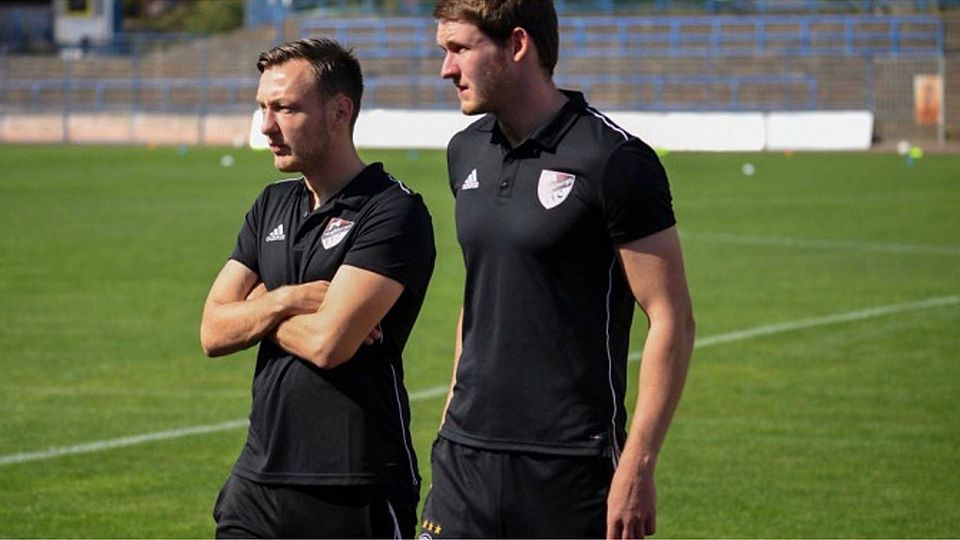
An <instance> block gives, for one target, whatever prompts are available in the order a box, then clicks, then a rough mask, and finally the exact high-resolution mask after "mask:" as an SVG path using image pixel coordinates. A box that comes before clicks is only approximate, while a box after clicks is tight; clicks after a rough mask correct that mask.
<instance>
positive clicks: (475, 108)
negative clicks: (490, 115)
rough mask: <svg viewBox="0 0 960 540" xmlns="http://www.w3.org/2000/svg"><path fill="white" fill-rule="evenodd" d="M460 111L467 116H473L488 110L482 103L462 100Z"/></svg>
mask: <svg viewBox="0 0 960 540" xmlns="http://www.w3.org/2000/svg"><path fill="white" fill-rule="evenodd" d="M460 112H462V113H463V114H465V115H467V116H473V115H476V114H483V113H485V112H487V111H486V110H485V109H484V108H483V107H482V106H481V105H480V104H478V103H465V102H463V101H461V102H460Z"/></svg>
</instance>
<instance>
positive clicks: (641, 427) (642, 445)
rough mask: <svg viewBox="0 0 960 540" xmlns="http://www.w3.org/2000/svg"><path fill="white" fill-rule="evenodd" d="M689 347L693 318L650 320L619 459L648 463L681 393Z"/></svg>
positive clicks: (658, 444)
mask: <svg viewBox="0 0 960 540" xmlns="http://www.w3.org/2000/svg"><path fill="white" fill-rule="evenodd" d="M692 350H693V322H692V319H688V320H687V321H685V322H682V323H681V322H670V323H667V324H659V325H658V324H653V325H651V327H650V331H649V333H648V335H647V341H646V344H645V346H644V350H643V359H642V363H641V366H640V382H639V385H638V391H637V404H636V407H635V409H634V413H633V420H632V421H631V424H630V435H629V437H628V439H627V444H626V446H625V448H624V452H623V456H622V462H624V464H625V465H626V464H627V463H630V464H632V465H634V466H637V467H650V468H651V469H652V467H653V466H654V464H655V463H656V458H657V456H658V454H659V452H660V447H661V446H662V445H663V441H664V439H665V438H666V434H667V430H668V429H669V427H670V422H671V420H672V418H673V413H674V411H675V410H676V408H677V404H678V403H679V401H680V396H681V394H682V393H683V387H684V383H685V382H686V378H687V370H688V367H689V364H690V355H691V352H692Z"/></svg>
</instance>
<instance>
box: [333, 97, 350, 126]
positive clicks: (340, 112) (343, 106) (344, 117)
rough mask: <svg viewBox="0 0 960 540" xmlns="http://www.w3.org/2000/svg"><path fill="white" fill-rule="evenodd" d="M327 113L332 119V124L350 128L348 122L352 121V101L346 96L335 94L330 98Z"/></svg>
mask: <svg viewBox="0 0 960 540" xmlns="http://www.w3.org/2000/svg"><path fill="white" fill-rule="evenodd" d="M328 107H329V108H328V109H327V113H328V114H330V115H331V117H332V118H333V122H334V124H336V125H337V126H343V127H345V128H347V129H349V128H350V120H352V119H353V100H351V99H350V98H349V97H347V95H346V94H337V95H335V96H333V97H332V98H330V102H329V103H328Z"/></svg>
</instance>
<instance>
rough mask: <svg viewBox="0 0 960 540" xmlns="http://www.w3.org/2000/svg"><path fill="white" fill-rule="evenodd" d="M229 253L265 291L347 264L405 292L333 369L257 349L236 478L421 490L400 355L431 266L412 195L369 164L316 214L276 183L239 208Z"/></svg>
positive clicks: (425, 222) (287, 185)
mask: <svg viewBox="0 0 960 540" xmlns="http://www.w3.org/2000/svg"><path fill="white" fill-rule="evenodd" d="M231 258H232V259H234V260H236V261H238V262H240V263H242V264H243V265H245V266H246V267H248V268H249V269H251V270H252V271H254V272H255V273H256V274H257V275H258V276H260V279H261V280H262V281H263V282H264V283H265V284H266V286H267V288H268V289H270V290H272V289H276V288H277V287H280V286H282V285H291V284H299V283H305V282H309V281H315V280H330V279H332V278H333V275H334V274H335V273H336V271H337V269H338V268H340V266H342V265H345V264H346V265H350V266H355V267H358V268H363V269H366V270H370V271H373V272H376V273H378V274H382V275H384V276H387V277H389V278H392V279H395V280H396V281H398V282H400V283H401V284H403V286H404V290H403V293H402V294H401V296H400V298H399V300H398V301H397V303H396V304H395V305H394V306H393V307H392V308H391V309H390V311H389V312H388V313H387V315H386V317H384V319H383V321H382V322H381V324H380V327H381V329H382V331H383V340H382V343H377V344H374V345H362V346H361V347H360V349H359V350H358V351H357V353H356V354H355V355H354V356H353V357H352V358H351V359H350V360H349V361H347V362H346V363H344V364H342V365H340V366H338V367H336V368H333V369H328V370H324V369H320V368H318V367H316V366H314V365H313V364H310V363H308V362H306V361H304V360H302V359H299V358H296V357H294V356H291V355H290V354H288V353H287V352H285V351H284V350H283V349H281V348H280V347H279V346H277V345H276V344H275V343H274V342H272V341H270V340H267V339H265V340H263V341H262V342H261V343H260V350H259V353H258V355H257V366H256V372H255V375H254V379H253V404H252V409H251V412H250V428H249V432H248V435H247V442H246V445H245V446H244V448H243V451H242V453H241V454H240V458H239V459H238V461H237V463H236V466H235V467H234V473H235V474H237V475H238V476H242V477H244V478H247V479H250V480H253V481H256V482H262V483H279V484H309V485H358V484H372V483H394V484H396V483H400V484H406V485H409V486H413V487H415V488H416V487H419V474H418V469H417V460H416V456H415V455H414V450H413V445H412V442H411V439H410V407H409V403H408V399H407V393H406V390H405V388H404V385H403V365H402V361H401V351H402V350H403V347H404V345H405V343H406V341H407V337H408V336H409V335H410V330H411V329H412V327H413V323H414V320H415V319H416V317H417V314H418V313H419V311H420V306H421V304H422V303H423V298H424V294H425V292H426V289H427V283H428V282H429V280H430V275H431V273H432V272H433V265H434V259H435V251H434V242H433V226H432V224H431V219H430V215H429V214H428V212H427V209H426V206H425V205H424V204H423V200H422V199H421V197H420V195H418V194H415V193H413V192H411V191H410V190H409V189H408V188H406V187H405V186H404V185H403V184H401V183H400V182H399V181H398V180H396V179H394V178H393V177H392V176H390V175H389V174H387V173H386V172H384V170H383V166H382V165H381V164H379V163H375V164H372V165H369V166H368V167H366V168H365V169H364V170H363V172H361V173H360V174H359V175H358V176H357V177H356V178H354V179H353V180H351V182H350V183H349V184H348V185H347V186H346V187H344V189H343V190H342V191H341V192H340V193H339V194H338V195H336V196H334V197H333V198H331V199H330V200H329V201H327V202H326V203H325V204H323V205H322V206H321V207H320V208H317V209H316V210H311V208H310V197H309V193H308V191H307V188H306V185H305V183H304V180H303V179H297V180H289V181H283V182H278V183H275V184H272V185H269V186H267V187H266V189H264V190H263V192H262V193H261V194H260V196H259V197H258V198H257V200H256V202H255V203H254V204H253V208H252V209H251V210H250V211H249V212H248V213H247V216H246V221H245V223H244V225H243V228H242V230H241V231H240V235H239V238H238V240H237V246H236V248H235V249H234V251H233V254H232V255H231Z"/></svg>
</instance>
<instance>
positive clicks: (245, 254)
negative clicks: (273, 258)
mask: <svg viewBox="0 0 960 540" xmlns="http://www.w3.org/2000/svg"><path fill="white" fill-rule="evenodd" d="M265 193H266V192H264V193H261V194H260V196H259V197H257V200H256V201H255V202H254V203H253V206H252V207H251V208H250V210H249V211H248V212H247V215H246V217H245V218H244V220H243V226H241V228H240V234H238V235H237V245H236V246H235V247H234V248H233V253H231V254H230V258H231V259H233V260H235V261H237V262H239V263H240V264H242V265H244V266H246V267H247V268H249V269H250V270H252V271H253V272H254V273H256V274H257V275H260V263H259V261H260V254H259V250H260V242H259V239H260V236H261V235H260V232H261V226H260V222H261V221H262V219H261V217H262V216H263V205H264V198H265Z"/></svg>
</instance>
